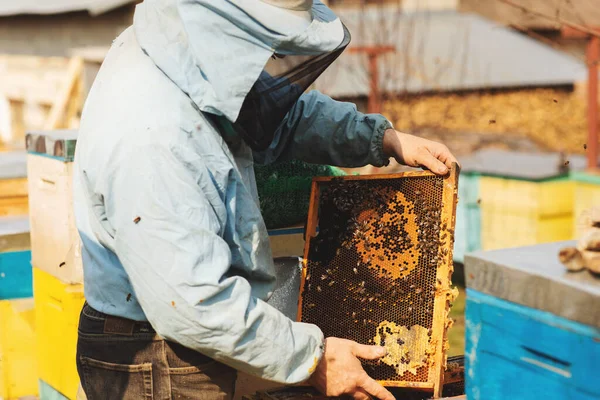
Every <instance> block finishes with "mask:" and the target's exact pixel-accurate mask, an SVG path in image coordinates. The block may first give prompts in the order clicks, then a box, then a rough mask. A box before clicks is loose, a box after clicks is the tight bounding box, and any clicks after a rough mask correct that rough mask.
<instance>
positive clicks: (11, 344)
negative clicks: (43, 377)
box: [0, 216, 38, 400]
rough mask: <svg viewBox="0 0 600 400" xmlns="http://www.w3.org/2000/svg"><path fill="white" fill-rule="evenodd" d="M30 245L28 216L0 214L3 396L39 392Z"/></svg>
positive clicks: (0, 377) (0, 394)
mask: <svg viewBox="0 0 600 400" xmlns="http://www.w3.org/2000/svg"><path fill="white" fill-rule="evenodd" d="M29 248H30V246H29V220H28V219H27V216H14V217H11V216H7V217H0V399H9V400H11V399H17V398H20V397H22V396H30V395H36V394H37V393H38V389H37V376H36V368H37V365H36V354H35V318H34V317H35V314H34V306H33V298H32V285H31V252H30V250H29Z"/></svg>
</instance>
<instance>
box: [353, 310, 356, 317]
mask: <svg viewBox="0 0 600 400" xmlns="http://www.w3.org/2000/svg"><path fill="white" fill-rule="evenodd" d="M355 318H356V312H355V311H352V319H355Z"/></svg>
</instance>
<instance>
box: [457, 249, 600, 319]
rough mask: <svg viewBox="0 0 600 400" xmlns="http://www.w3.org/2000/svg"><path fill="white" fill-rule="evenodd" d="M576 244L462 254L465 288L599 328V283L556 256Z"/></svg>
mask: <svg viewBox="0 0 600 400" xmlns="http://www.w3.org/2000/svg"><path fill="white" fill-rule="evenodd" d="M573 246H575V242H574V241H568V242H557V243H548V244H541V245H536V246H528V247H520V248H514V249H503V250H495V251H488V252H477V253H472V254H470V255H467V256H465V273H466V284H467V287H468V288H469V289H474V290H477V291H479V292H482V293H486V294H489V295H492V296H495V297H498V298H500V299H504V300H507V301H510V302H513V303H516V304H521V305H524V306H528V307H531V308H534V309H538V310H543V311H548V312H551V313H553V314H555V315H557V316H561V317H563V318H566V319H569V320H572V321H576V322H580V323H582V324H586V325H590V326H595V327H600V279H597V278H595V277H593V276H591V275H590V274H589V273H588V272H582V273H569V272H568V271H567V270H566V268H565V267H564V266H563V265H562V264H561V263H560V262H559V261H558V252H559V251H560V249H562V248H564V247H573Z"/></svg>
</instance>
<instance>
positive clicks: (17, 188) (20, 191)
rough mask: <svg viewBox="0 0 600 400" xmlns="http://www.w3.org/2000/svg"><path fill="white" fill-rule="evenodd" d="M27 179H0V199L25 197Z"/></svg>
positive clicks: (27, 191)
mask: <svg viewBox="0 0 600 400" xmlns="http://www.w3.org/2000/svg"><path fill="white" fill-rule="evenodd" d="M28 193H29V188H28V186H27V178H17V179H0V198H10V197H27V195H28Z"/></svg>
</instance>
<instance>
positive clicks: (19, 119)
mask: <svg viewBox="0 0 600 400" xmlns="http://www.w3.org/2000/svg"><path fill="white" fill-rule="evenodd" d="M8 102H9V104H10V118H11V130H12V132H11V140H10V143H6V144H9V145H11V144H14V143H24V141H25V113H24V105H25V103H24V102H23V100H21V99H12V98H9V99H8Z"/></svg>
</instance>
